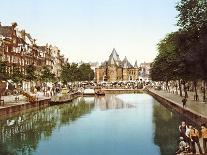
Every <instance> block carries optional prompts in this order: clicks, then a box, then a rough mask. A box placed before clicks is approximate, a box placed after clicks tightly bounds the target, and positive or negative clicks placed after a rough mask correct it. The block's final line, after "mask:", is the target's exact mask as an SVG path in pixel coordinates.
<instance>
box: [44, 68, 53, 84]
mask: <svg viewBox="0 0 207 155" xmlns="http://www.w3.org/2000/svg"><path fill="white" fill-rule="evenodd" d="M54 79H55V74H53V73H52V72H51V70H50V69H49V67H48V66H44V67H43V69H42V71H41V80H43V81H44V82H50V81H53V80H54Z"/></svg>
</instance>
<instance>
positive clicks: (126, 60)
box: [122, 56, 133, 68]
mask: <svg viewBox="0 0 207 155" xmlns="http://www.w3.org/2000/svg"><path fill="white" fill-rule="evenodd" d="M122 67H123V68H133V66H132V65H131V64H130V62H129V61H128V59H127V57H126V56H125V57H124V60H123V61H122Z"/></svg>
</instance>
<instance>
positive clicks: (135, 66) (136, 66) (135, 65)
mask: <svg viewBox="0 0 207 155" xmlns="http://www.w3.org/2000/svg"><path fill="white" fill-rule="evenodd" d="M134 68H138V65H137V60H136V61H135V64H134Z"/></svg>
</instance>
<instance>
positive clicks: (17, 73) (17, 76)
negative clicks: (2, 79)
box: [10, 64, 23, 84]
mask: <svg viewBox="0 0 207 155" xmlns="http://www.w3.org/2000/svg"><path fill="white" fill-rule="evenodd" d="M10 77H11V80H12V81H13V82H14V83H17V84H18V83H20V82H22V80H23V73H22V72H21V69H20V67H19V66H17V64H13V65H12V72H11V75H10Z"/></svg>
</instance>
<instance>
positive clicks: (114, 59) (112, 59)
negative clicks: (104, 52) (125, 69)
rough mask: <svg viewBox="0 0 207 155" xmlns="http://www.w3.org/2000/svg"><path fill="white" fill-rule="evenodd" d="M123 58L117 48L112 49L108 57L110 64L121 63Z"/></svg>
mask: <svg viewBox="0 0 207 155" xmlns="http://www.w3.org/2000/svg"><path fill="white" fill-rule="evenodd" d="M120 64H121V60H120V58H119V55H118V54H117V52H116V50H115V48H114V49H113V50H112V52H111V54H110V56H109V59H108V65H118V66H119V65H120Z"/></svg>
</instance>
